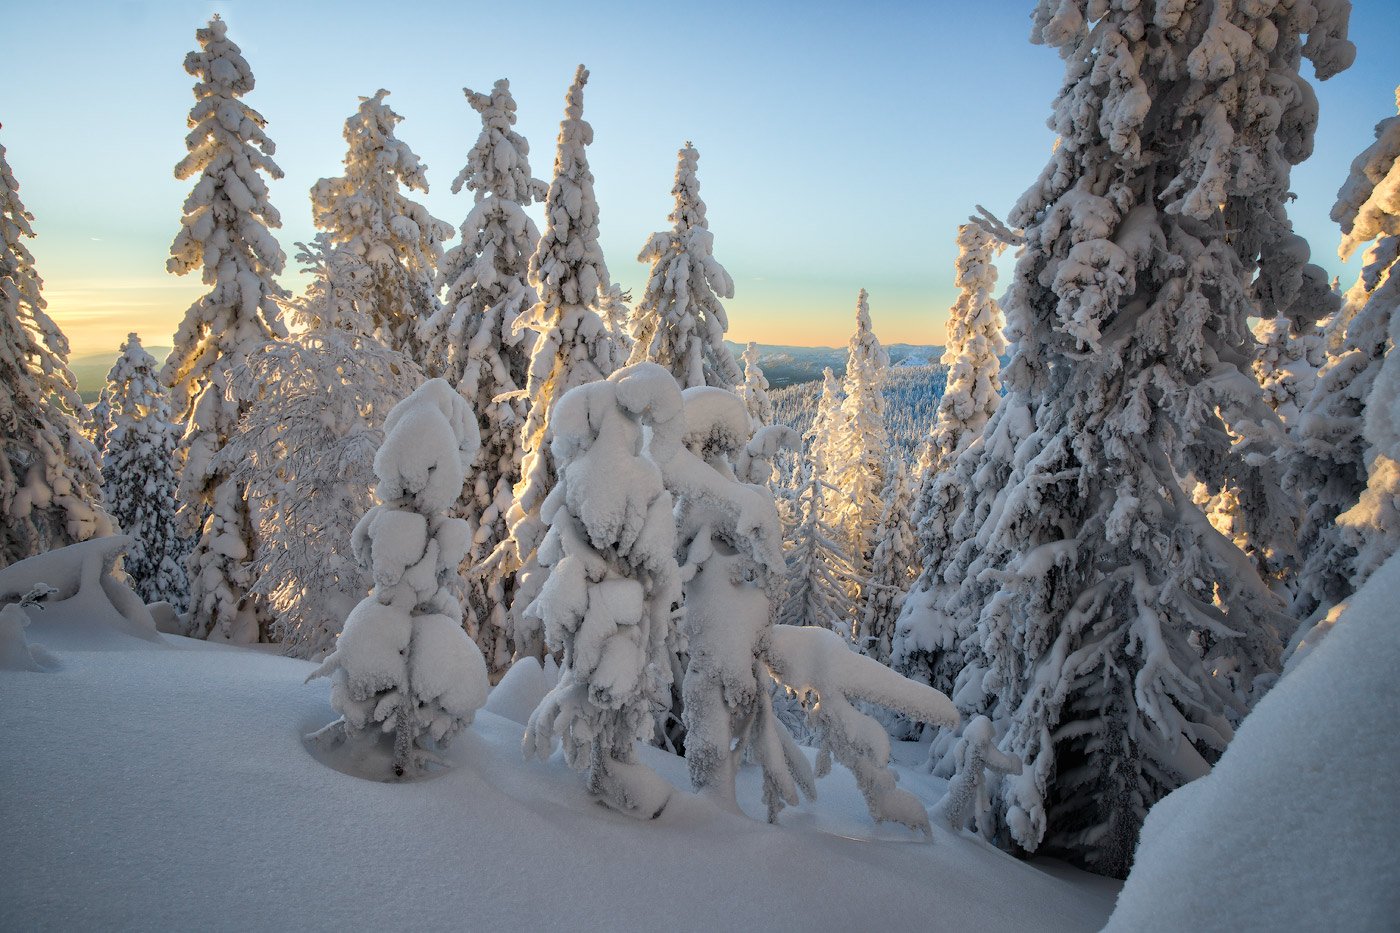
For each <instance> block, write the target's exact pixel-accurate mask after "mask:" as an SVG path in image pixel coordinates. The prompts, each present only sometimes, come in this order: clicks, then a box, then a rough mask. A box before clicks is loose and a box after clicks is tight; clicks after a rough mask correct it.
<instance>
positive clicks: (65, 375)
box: [0, 146, 112, 567]
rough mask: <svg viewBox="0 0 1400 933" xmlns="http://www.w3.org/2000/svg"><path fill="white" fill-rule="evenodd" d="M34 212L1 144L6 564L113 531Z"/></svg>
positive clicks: (0, 514)
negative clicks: (37, 248)
mask: <svg viewBox="0 0 1400 933" xmlns="http://www.w3.org/2000/svg"><path fill="white" fill-rule="evenodd" d="M33 221H34V216H33V215H32V214H30V213H29V212H28V211H26V210H25V209H24V204H23V203H22V202H21V201H20V199H19V183H18V182H16V181H15V176H14V175H13V174H12V173H11V171H10V163H9V160H8V159H7V158H6V157H5V147H4V146H0V304H3V308H0V567H5V566H8V565H9V564H12V563H14V562H15V561H19V560H24V559H25V558H27V557H32V556H34V555H36V554H39V553H42V552H44V551H47V550H50V549H52V548H56V547H63V546H64V545H67V544H72V543H74V542H78V541H86V540H87V539H88V538H92V537H97V536H100V535H106V534H111V532H112V526H111V521H110V520H109V519H108V517H107V515H106V514H105V513H104V512H103V510H102V492H101V477H100V475H99V473H98V467H97V451H96V449H95V448H94V447H93V445H92V443H91V442H90V441H89V440H88V439H87V437H85V436H84V434H83V422H84V420H85V419H84V415H85V414H86V409H85V408H84V407H83V403H82V400H81V399H80V398H79V397H78V390H77V384H76V382H75V381H74V379H73V373H72V371H71V370H69V368H68V338H66V337H65V336H64V335H63V332H62V331H61V330H59V329H58V325H57V324H55V323H54V322H53V319H52V318H50V317H49V316H48V314H46V313H45V312H44V308H45V305H46V303H45V301H44V297H43V294H42V290H43V283H42V281H41V280H40V279H39V274H38V273H37V272H36V271H35V270H34V256H33V255H32V254H31V253H30V252H29V248H28V247H27V246H25V244H24V241H25V240H26V239H31V238H33V236H34V228H33V227H32V226H31V224H32V223H33Z"/></svg>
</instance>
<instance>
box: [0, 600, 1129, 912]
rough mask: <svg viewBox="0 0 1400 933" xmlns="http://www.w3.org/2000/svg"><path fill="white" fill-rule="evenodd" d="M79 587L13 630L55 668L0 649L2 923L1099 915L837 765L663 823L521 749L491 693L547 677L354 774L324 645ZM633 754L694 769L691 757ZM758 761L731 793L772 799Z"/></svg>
mask: <svg viewBox="0 0 1400 933" xmlns="http://www.w3.org/2000/svg"><path fill="white" fill-rule="evenodd" d="M74 602H76V600H72V601H70V603H68V604H65V603H59V604H56V605H54V606H51V607H49V608H47V609H45V610H43V611H37V610H36V611H32V612H31V613H30V614H31V615H32V616H34V617H35V621H34V622H33V623H32V624H31V625H30V626H29V628H28V629H27V630H26V632H25V634H26V637H27V638H28V640H29V641H30V643H31V644H38V645H42V646H43V647H44V648H46V649H48V650H49V651H50V652H51V653H52V655H53V656H54V657H55V658H56V659H57V662H58V668H57V670H53V671H48V672H32V673H31V672H27V671H23V672H22V671H8V670H5V671H0V739H3V742H4V746H5V749H6V751H5V754H4V755H3V757H0V851H3V852H4V853H5V854H6V867H5V871H4V876H5V880H4V882H3V884H0V929H5V930H20V929H24V930H34V929H75V928H83V929H134V928H140V929H159V930H192V929H201V930H206V929H245V930H246V929H274V928H276V929H329V928H347V927H355V928H387V927H397V928H422V927H435V928H440V927H447V926H454V927H466V928H468V929H539V928H559V927H564V926H567V927H569V928H571V929H579V930H595V929H596V930H602V929H607V930H629V929H650V928H663V927H664V928H667V929H677V930H683V929H695V930H700V929H703V930H732V929H765V930H788V929H791V930H798V929H801V930H808V931H812V930H854V929H880V930H902V929H921V930H930V929H933V930H945V929H946V930H1038V931H1040V930H1046V931H1048V930H1071V929H1097V928H1099V927H1101V926H1102V925H1103V923H1104V921H1105V920H1106V919H1107V917H1108V914H1109V912H1110V910H1111V909H1112V906H1113V899H1114V897H1115V895H1116V892H1117V888H1118V885H1117V883H1115V882H1112V881H1108V880H1105V879H1102V878H1098V877H1095V876H1092V875H1086V874H1083V873H1080V872H1077V871H1075V870H1073V869H1071V868H1068V867H1066V866H1063V865H1060V864H1058V863H1054V862H1043V861H1042V862H1036V863H1029V864H1028V863H1025V862H1020V861H1017V860H1015V859H1013V858H1011V857H1009V856H1007V855H1005V854H1003V853H1001V852H999V851H997V850H995V849H993V848H992V847H990V846H988V845H986V844H984V843H983V842H982V841H981V840H980V839H977V838H975V837H972V836H958V835H954V834H952V833H950V832H948V831H947V830H946V829H943V828H941V827H939V826H938V825H937V824H936V823H935V827H934V839H933V841H932V842H931V843H926V842H923V841H922V840H921V837H919V836H917V835H915V834H914V833H911V832H908V831H906V830H905V829H904V828H903V827H900V826H894V825H889V824H886V825H883V826H876V825H874V824H872V823H871V822H870V818H869V816H868V815H867V813H866V809H865V804H864V802H863V801H862V799H861V796H860V793H859V791H858V790H857V788H856V785H855V782H854V781H853V780H852V779H851V776H850V775H849V773H847V772H846V771H844V770H843V769H841V768H836V769H835V771H834V773H833V774H832V775H831V776H829V777H827V778H824V779H822V780H821V781H820V782H819V785H818V799H817V800H816V801H813V802H810V803H804V804H803V805H801V806H799V807H796V808H793V809H790V810H786V811H784V812H783V814H782V817H781V818H780V824H779V825H777V826H770V825H768V824H766V823H764V822H762V821H761V819H746V818H740V817H737V816H734V815H732V814H728V813H725V812H722V811H720V810H718V809H716V808H715V807H714V806H713V805H711V804H710V803H708V802H706V801H704V800H702V799H701V798H699V797H696V796H694V795H692V794H690V793H678V794H676V795H675V796H674V797H673V798H672V801H671V804H670V805H669V806H668V808H667V809H666V811H665V813H664V814H663V815H662V817H661V818H660V819H659V820H657V821H655V822H652V823H646V822H638V821H636V820H634V819H632V818H630V817H627V816H623V815H619V814H617V813H614V812H612V811H610V810H607V809H605V808H603V807H602V806H600V805H598V804H596V803H593V802H592V801H591V800H590V798H589V797H588V796H587V795H586V793H585V791H584V788H583V785H582V782H581V781H580V780H579V777H578V775H576V774H574V773H573V772H571V771H569V770H568V769H567V768H566V767H565V766H564V764H563V762H562V761H561V760H560V758H559V756H558V755H557V754H556V755H555V756H554V757H553V758H551V759H550V760H548V761H545V762H539V761H533V762H526V761H524V760H523V759H522V756H521V752H520V737H521V732H522V726H521V725H520V724H519V723H518V722H514V721H512V720H510V719H508V718H505V716H503V715H499V714H498V712H499V713H504V714H505V715H514V716H517V717H519V716H520V715H521V712H522V711H523V710H525V709H528V707H529V705H530V703H529V700H530V697H529V696H528V694H529V693H530V692H531V691H537V690H539V689H541V684H543V683H544V682H545V678H543V677H541V676H536V677H533V678H521V677H514V678H511V679H510V681H509V682H510V683H512V684H513V685H514V686H512V687H507V688H506V690H505V691H503V692H501V693H500V695H497V696H493V697H492V699H491V701H490V702H488V705H487V707H486V709H485V710H483V711H481V712H480V713H478V714H477V719H476V723H475V725H474V726H473V727H471V728H469V729H467V730H466V731H465V732H464V733H462V734H461V735H460V736H458V737H457V739H456V740H455V741H454V743H453V745H452V747H451V749H450V751H449V752H448V753H447V756H446V757H447V759H448V760H449V761H450V763H451V765H452V768H451V770H450V771H447V772H445V773H442V774H440V775H438V776H435V777H432V778H429V779H426V780H422V781H419V782H415V783H408V784H385V783H376V782H373V781H367V780H363V779H361V778H357V777H352V776H350V775H348V774H344V773H341V772H340V771H337V770H334V769H332V768H331V767H328V766H327V765H326V764H323V763H322V762H321V761H319V760H318V759H317V758H316V757H313V755H312V753H311V752H310V751H309V750H308V748H307V746H306V745H305V744H304V742H303V741H302V736H303V735H304V734H305V733H308V732H311V731H313V730H315V729H317V728H319V727H321V726H323V725H325V724H326V723H327V722H329V721H331V720H332V719H333V718H334V716H335V714H334V713H333V711H332V710H331V708H330V705H329V702H328V699H329V691H328V689H327V687H326V685H325V682H324V681H319V682H312V683H311V684H309V685H308V684H304V683H303V680H304V679H305V677H306V675H307V674H308V673H309V672H310V671H311V670H313V669H314V665H312V664H310V663H307V662H303V661H297V660H291V659H288V658H283V657H279V656H276V655H273V654H270V653H268V652H267V651H266V650H256V649H244V648H233V647H227V646H220V645H216V644H210V643H206V642H199V641H192V640H189V639H184V638H178V637H173V636H160V638H161V639H162V641H161V642H152V641H149V640H143V639H138V638H134V637H132V636H130V635H125V634H121V633H119V632H117V631H115V630H113V629H110V628H107V627H105V626H102V625H99V624H94V623H93V622H92V621H91V620H90V619H86V618H84V613H85V612H86V611H87V610H86V609H84V608H83V607H75V606H73V605H71V603H74ZM517 673H518V672H517ZM531 681H533V682H534V683H531ZM497 690H498V691H501V688H497ZM506 693H511V694H513V695H509V696H508V695H505V694H506ZM521 694H527V695H521ZM492 710H497V711H498V712H492ZM643 751H644V753H643V758H644V760H645V761H646V763H647V764H649V765H650V766H652V767H653V768H655V769H656V770H657V771H658V772H660V773H661V774H662V775H663V776H665V777H666V778H668V779H669V780H671V781H672V782H673V783H674V784H676V785H677V786H678V787H681V788H685V787H687V786H688V784H687V776H686V769H685V763H684V762H683V761H682V760H681V759H679V758H675V757H673V756H670V755H667V754H665V753H663V752H661V751H659V750H656V749H644V750H643ZM921 751H922V747H919V746H912V745H902V746H897V754H898V755H899V756H900V757H901V758H902V759H904V760H906V761H909V762H913V761H915V760H916V759H917V758H918V756H919V754H920V753H921ZM899 770H900V775H901V781H902V786H904V787H906V788H908V789H910V790H912V791H913V792H915V793H916V794H918V795H919V796H920V798H921V799H923V800H924V801H925V802H926V803H928V802H932V801H934V800H936V799H937V798H938V797H939V796H940V795H941V794H942V792H943V787H944V782H943V781H941V780H938V779H936V778H933V777H930V776H928V775H926V774H924V773H922V772H921V771H919V770H918V769H917V768H916V767H912V768H911V767H903V766H901V767H900V768H899ZM756 778H757V776H756V775H755V774H752V773H748V772H747V769H746V773H745V774H744V775H742V776H741V781H740V801H741V803H742V804H743V806H744V807H745V809H746V810H747V811H748V812H749V813H752V814H759V815H761V814H762V812H763V807H762V804H761V802H760V788H759V786H758V783H757V780H756Z"/></svg>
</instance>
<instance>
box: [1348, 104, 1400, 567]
mask: <svg viewBox="0 0 1400 933" xmlns="http://www.w3.org/2000/svg"><path fill="white" fill-rule="evenodd" d="M1396 103H1397V107H1400V90H1397V92H1396ZM1357 163H1359V164H1353V166H1352V175H1351V178H1349V179H1348V181H1347V184H1346V185H1345V186H1344V187H1343V188H1342V191H1341V192H1340V194H1339V196H1338V206H1337V207H1336V208H1334V209H1333V217H1334V218H1335V217H1338V215H1340V217H1339V219H1340V220H1341V223H1342V232H1343V233H1344V234H1346V236H1345V237H1344V238H1343V240H1342V250H1343V255H1348V254H1349V253H1350V251H1351V250H1353V249H1355V247H1356V245H1357V244H1360V243H1366V242H1370V241H1372V240H1374V241H1375V242H1374V244H1373V246H1372V247H1371V249H1370V250H1368V251H1367V254H1366V259H1367V260H1368V262H1367V266H1366V269H1365V270H1363V272H1362V277H1363V279H1364V280H1367V284H1368V285H1369V284H1370V283H1374V284H1373V285H1371V287H1369V288H1368V290H1367V295H1366V306H1365V308H1363V309H1362V310H1361V311H1358V312H1357V317H1356V318H1355V319H1353V321H1352V323H1353V326H1355V324H1356V322H1357V321H1358V320H1360V318H1361V317H1362V315H1365V316H1366V318H1367V319H1368V321H1370V322H1377V321H1385V322H1386V324H1387V326H1388V328H1389V332H1390V343H1389V345H1388V346H1386V347H1385V355H1384V357H1383V358H1382V359H1381V361H1380V366H1379V367H1378V368H1377V370H1376V373H1375V381H1374V382H1373V383H1372V385H1371V391H1370V393H1369V394H1368V395H1367V396H1366V412H1365V419H1364V421H1363V425H1362V437H1363V439H1364V441H1365V444H1366V454H1365V461H1366V488H1365V489H1364V490H1363V491H1362V492H1361V495H1360V498H1359V500H1358V501H1357V503H1356V505H1354V506H1352V507H1351V509H1349V510H1348V511H1347V512H1345V513H1343V514H1342V515H1341V516H1340V517H1339V518H1338V523H1339V524H1340V525H1341V526H1342V536H1343V538H1344V540H1345V541H1346V542H1347V544H1349V545H1351V547H1353V548H1355V550H1356V558H1355V560H1354V561H1353V563H1352V575H1351V586H1352V589H1353V590H1359V589H1360V588H1361V587H1362V585H1363V584H1365V582H1366V581H1367V580H1368V579H1370V577H1371V574H1372V573H1374V572H1375V570H1376V569H1377V568H1378V567H1380V565H1381V564H1383V563H1385V561H1386V560H1387V559H1388V558H1389V557H1390V555H1392V554H1394V553H1395V551H1396V550H1397V549H1400V352H1396V350H1395V348H1396V347H1397V346H1400V275H1397V273H1400V117H1391V118H1389V119H1387V120H1385V121H1383V122H1382V123H1381V124H1380V126H1378V127H1377V140H1376V143H1375V145H1373V146H1372V147H1371V148H1369V149H1367V150H1366V152H1365V153H1363V154H1362V155H1361V157H1360V158H1358V159H1357ZM1372 326H1374V324H1372Z"/></svg>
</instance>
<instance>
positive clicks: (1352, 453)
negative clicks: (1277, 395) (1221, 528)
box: [1287, 91, 1400, 640]
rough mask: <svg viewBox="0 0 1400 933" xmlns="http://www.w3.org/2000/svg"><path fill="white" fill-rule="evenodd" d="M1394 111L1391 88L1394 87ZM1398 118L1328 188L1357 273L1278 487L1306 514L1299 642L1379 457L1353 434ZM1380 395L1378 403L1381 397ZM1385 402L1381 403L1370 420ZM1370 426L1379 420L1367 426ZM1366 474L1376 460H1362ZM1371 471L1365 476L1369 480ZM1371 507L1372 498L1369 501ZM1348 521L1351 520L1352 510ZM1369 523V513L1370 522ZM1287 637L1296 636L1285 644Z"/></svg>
mask: <svg viewBox="0 0 1400 933" xmlns="http://www.w3.org/2000/svg"><path fill="white" fill-rule="evenodd" d="M1397 107H1400V91H1397ZM1398 186H1400V116H1394V117H1388V118H1386V119H1385V120H1382V121H1381V122H1380V123H1379V124H1378V125H1377V126H1376V142H1375V143H1374V144H1372V145H1371V146H1370V147H1368V148H1367V149H1366V150H1365V151H1364V152H1362V153H1361V154H1360V155H1359V156H1358V157H1357V158H1356V160H1355V161H1354V162H1353V163H1352V166H1351V174H1350V175H1349V177H1348V178H1347V180H1346V182H1345V183H1344V184H1343V185H1342V188H1341V191H1339V192H1338V196H1337V203H1336V204H1335V205H1334V206H1333V208H1332V219H1333V220H1335V221H1337V222H1338V223H1340V224H1341V225H1342V231H1343V234H1344V236H1343V238H1342V242H1341V246H1340V247H1339V250H1338V252H1339V253H1340V255H1341V256H1342V257H1343V258H1346V257H1350V256H1351V255H1352V254H1354V253H1355V252H1356V250H1357V249H1359V248H1361V247H1362V246H1366V245H1367V244H1370V245H1369V246H1368V247H1367V249H1366V252H1365V256H1364V259H1363V264H1362V269H1361V274H1360V275H1359V276H1358V277H1357V280H1356V283H1355V284H1354V285H1353V286H1352V287H1351V288H1350V289H1349V290H1348V291H1347V293H1346V298H1345V302H1344V304H1343V306H1342V310H1341V311H1340V312H1339V313H1338V316H1337V319H1336V320H1335V321H1334V322H1333V325H1332V330H1334V331H1335V332H1337V334H1338V335H1340V336H1341V341H1340V346H1339V347H1338V348H1337V350H1336V352H1335V353H1334V354H1333V355H1331V356H1330V357H1329V358H1328V360H1327V363H1326V365H1325V366H1324V367H1323V370H1322V372H1321V373H1320V374H1319V376H1318V381H1317V385H1316V388H1315V389H1314V391H1313V393H1312V396H1311V397H1310V398H1309V399H1308V401H1307V404H1306V406H1305V407H1304V409H1303V412H1302V414H1301V415H1300V417H1299V421H1298V427H1297V430H1296V431H1294V432H1293V436H1294V439H1295V441H1296V443H1297V447H1298V450H1297V454H1296V455H1295V456H1294V458H1293V460H1292V462H1291V463H1290V464H1289V471H1288V475H1287V481H1288V484H1289V486H1290V487H1291V488H1292V489H1294V490H1295V491H1297V492H1299V493H1306V495H1305V496H1304V501H1305V502H1306V503H1307V513H1306V515H1305V517H1304V520H1303V527H1302V531H1301V533H1300V535H1299V548H1300V550H1301V551H1302V554H1303V558H1304V562H1303V568H1302V571H1301V572H1300V574H1299V577H1298V589H1297V595H1296V596H1295V597H1294V601H1293V607H1292V609H1293V614H1294V615H1295V616H1296V617H1297V618H1299V619H1301V620H1302V621H1303V625H1302V626H1301V627H1300V629H1299V631H1298V635H1299V636H1302V635H1303V634H1304V633H1305V632H1306V631H1308V630H1309V629H1311V628H1312V626H1313V624H1314V623H1315V622H1317V621H1319V620H1320V619H1321V618H1322V617H1323V616H1325V615H1327V613H1328V611H1329V610H1330V609H1331V608H1332V607H1333V606H1335V605H1336V604H1337V603H1339V602H1341V601H1342V600H1344V599H1346V598H1347V596H1348V595H1350V594H1351V592H1352V591H1353V579H1352V574H1353V569H1354V562H1355V550H1354V548H1353V546H1352V544H1351V543H1350V542H1349V541H1348V539H1349V538H1351V537H1352V536H1351V535H1349V534H1348V535H1344V534H1343V533H1342V530H1341V527H1340V526H1339V525H1338V523H1337V517H1338V516H1339V515H1341V514H1342V513H1344V512H1347V511H1348V510H1350V509H1352V508H1353V507H1354V506H1355V505H1356V503H1357V502H1358V501H1359V500H1360V498H1361V495H1362V491H1363V490H1365V489H1366V486H1367V480H1368V474H1367V466H1368V458H1373V457H1375V456H1376V455H1377V453H1378V452H1379V451H1378V449H1377V448H1372V447H1370V444H1371V443H1373V441H1374V439H1372V438H1368V437H1367V436H1366V435H1365V432H1364V431H1363V422H1364V421H1366V420H1368V419H1370V418H1371V415H1370V414H1369V413H1368V412H1367V406H1368V404H1369V403H1368V399H1370V398H1376V397H1377V396H1376V395H1375V391H1376V390H1375V388H1374V386H1375V385H1376V381H1377V376H1378V374H1379V373H1380V371H1381V367H1382V364H1383V361H1384V360H1386V359H1388V355H1387V351H1388V347H1389V346H1390V344H1388V343H1387V341H1388V340H1389V339H1390V333H1389V332H1390V329H1391V327H1392V326H1393V324H1392V321H1393V319H1394V318H1395V316H1396V314H1395V311H1396V306H1397V298H1396V295H1397V289H1400V286H1397V285H1396V284H1395V281H1394V277H1393V274H1394V272H1395V271H1396V263H1397V261H1400V204H1397V203H1396V200H1395V191H1396V188H1397V187H1398ZM1381 398H1383V397H1381ZM1389 405H1393V398H1392V399H1391V401H1390V402H1388V403H1386V402H1382V404H1381V407H1380V408H1378V410H1377V417H1378V418H1379V417H1383V416H1384V413H1385V411H1386V410H1387V408H1388V407H1389ZM1376 427H1380V423H1379V422H1377V423H1376ZM1370 463H1371V464H1372V469H1373V470H1375V469H1376V468H1377V465H1379V467H1380V468H1381V469H1384V463H1383V462H1382V461H1379V460H1370ZM1373 475H1375V474H1373ZM1375 504H1377V505H1379V504H1380V501H1379V500H1375ZM1354 517H1356V518H1358V519H1359V518H1360V517H1361V514H1360V513H1357V514H1356V515H1355V516H1354ZM1377 517H1379V516H1377ZM1295 640H1296V639H1295Z"/></svg>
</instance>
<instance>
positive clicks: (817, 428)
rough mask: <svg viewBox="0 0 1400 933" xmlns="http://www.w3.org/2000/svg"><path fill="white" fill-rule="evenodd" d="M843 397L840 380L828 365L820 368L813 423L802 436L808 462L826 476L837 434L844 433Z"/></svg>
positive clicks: (830, 466) (829, 467)
mask: <svg viewBox="0 0 1400 933" xmlns="http://www.w3.org/2000/svg"><path fill="white" fill-rule="evenodd" d="M844 401H845V396H844V395H843V394H842V392H841V383H840V381H838V380H837V378H836V374H835V373H833V372H832V371H831V367H830V366H828V367H826V368H825V369H823V370H822V390H821V395H820V396H819V397H818V399H817V411H816V414H814V415H813V416H812V426H811V427H810V428H808V429H807V433H806V434H804V435H802V440H803V441H804V442H805V444H806V447H807V462H808V463H810V464H811V465H812V467H813V468H814V470H815V471H816V472H817V473H820V474H823V475H825V474H826V473H827V472H829V471H830V470H831V468H832V463H833V461H834V458H835V451H834V448H833V445H834V444H835V443H836V440H837V435H838V434H841V433H843V432H844V426H843V424H842V422H843V419H844V418H845V411H844V409H843V407H842V403H843V402H844ZM823 495H825V494H823Z"/></svg>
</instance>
